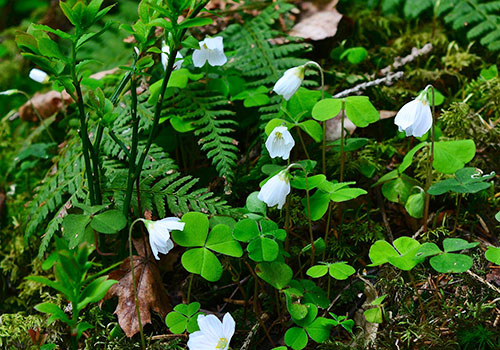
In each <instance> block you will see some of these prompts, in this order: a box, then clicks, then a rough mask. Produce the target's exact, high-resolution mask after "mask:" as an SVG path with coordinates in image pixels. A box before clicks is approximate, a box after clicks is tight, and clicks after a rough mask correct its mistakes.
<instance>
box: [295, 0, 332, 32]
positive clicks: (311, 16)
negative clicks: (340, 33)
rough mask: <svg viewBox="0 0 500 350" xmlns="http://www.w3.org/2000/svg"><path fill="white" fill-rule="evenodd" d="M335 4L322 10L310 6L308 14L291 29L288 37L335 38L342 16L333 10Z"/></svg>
mask: <svg viewBox="0 0 500 350" xmlns="http://www.w3.org/2000/svg"><path fill="white" fill-rule="evenodd" d="M336 4H337V1H336V0H335V1H332V2H331V3H330V4H328V5H327V6H326V7H324V8H322V9H318V8H316V6H311V7H310V8H309V11H308V13H306V14H305V15H304V16H303V18H302V19H301V20H300V21H299V23H297V24H296V25H295V26H294V27H293V28H292V31H291V32H290V35H292V36H298V37H300V38H304V39H311V40H323V39H326V38H331V37H333V36H335V34H336V33H337V27H338V25H339V23H340V20H341V19H342V14H340V13H339V12H338V11H337V10H336V9H335V5H336Z"/></svg>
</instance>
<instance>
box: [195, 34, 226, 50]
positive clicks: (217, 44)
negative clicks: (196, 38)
mask: <svg viewBox="0 0 500 350" xmlns="http://www.w3.org/2000/svg"><path fill="white" fill-rule="evenodd" d="M223 40H224V39H223V38H222V37H221V36H216V37H215V38H205V40H203V41H202V43H203V44H205V45H206V46H207V48H208V49H209V50H219V51H223V50H224V44H223ZM200 44H201V43H200ZM200 47H201V45H200Z"/></svg>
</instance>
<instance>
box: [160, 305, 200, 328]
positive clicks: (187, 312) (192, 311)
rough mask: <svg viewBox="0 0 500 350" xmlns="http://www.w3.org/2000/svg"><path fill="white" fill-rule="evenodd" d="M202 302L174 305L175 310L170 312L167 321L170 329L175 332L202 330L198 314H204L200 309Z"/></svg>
mask: <svg viewBox="0 0 500 350" xmlns="http://www.w3.org/2000/svg"><path fill="white" fill-rule="evenodd" d="M200 306H201V305H200V303H197V302H194V303H191V304H188V305H186V304H179V305H176V306H175V307H174V311H172V312H169V314H168V315H167V318H166V319H165V323H166V324H167V327H168V329H169V330H170V332H172V333H173V334H182V333H184V331H186V330H187V331H188V332H189V333H193V332H196V331H198V330H200V328H199V327H198V322H197V319H198V315H202V313H201V312H199V310H200Z"/></svg>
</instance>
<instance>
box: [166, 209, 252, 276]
mask: <svg viewBox="0 0 500 350" xmlns="http://www.w3.org/2000/svg"><path fill="white" fill-rule="evenodd" d="M182 221H183V222H184V223H185V226H184V230H183V231H182V232H181V231H174V232H172V239H173V240H174V241H175V242H176V243H177V244H179V245H181V246H183V247H190V248H192V249H189V250H187V251H186V252H185V253H184V254H183V255H182V266H184V268H185V269H186V270H187V271H189V272H191V273H194V274H198V275H201V277H203V278H205V279H206V280H207V281H210V282H215V281H218V280H219V279H220V278H221V276H222V265H221V263H220V261H219V259H217V257H216V256H215V254H214V252H217V253H221V254H224V255H228V256H232V257H237V258H239V257H241V256H242V255H243V250H242V249H241V246H240V244H239V243H238V242H237V241H235V240H234V239H233V236H232V230H231V228H230V227H229V226H227V225H225V224H217V225H215V226H214V227H212V229H211V230H210V233H209V221H208V218H207V216H206V215H205V214H202V213H197V212H190V213H186V214H184V215H183V216H182Z"/></svg>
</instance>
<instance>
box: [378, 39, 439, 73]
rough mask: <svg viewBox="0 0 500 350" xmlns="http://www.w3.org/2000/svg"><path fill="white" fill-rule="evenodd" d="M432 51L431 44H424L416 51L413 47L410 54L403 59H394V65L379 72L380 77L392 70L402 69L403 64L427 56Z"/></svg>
mask: <svg viewBox="0 0 500 350" xmlns="http://www.w3.org/2000/svg"><path fill="white" fill-rule="evenodd" d="M432 49H433V47H432V44H431V43H427V44H425V45H424V46H423V47H422V48H421V49H417V48H416V47H414V48H413V49H411V54H409V55H408V56H405V57H403V58H401V57H396V58H395V59H394V63H393V64H391V65H390V66H387V67H385V68H383V69H382V70H380V73H381V74H382V75H387V74H389V73H390V72H392V71H393V70H396V69H399V68H401V67H403V66H404V65H405V64H407V63H409V62H412V61H414V60H415V59H416V58H417V57H419V56H423V55H426V54H428V53H429V52H431V51H432Z"/></svg>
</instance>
